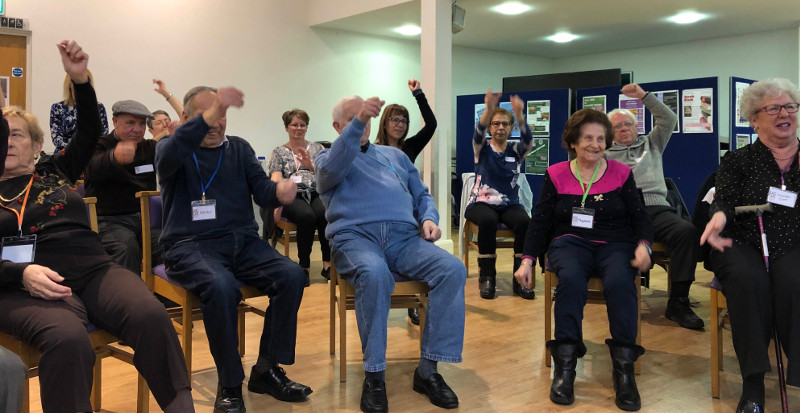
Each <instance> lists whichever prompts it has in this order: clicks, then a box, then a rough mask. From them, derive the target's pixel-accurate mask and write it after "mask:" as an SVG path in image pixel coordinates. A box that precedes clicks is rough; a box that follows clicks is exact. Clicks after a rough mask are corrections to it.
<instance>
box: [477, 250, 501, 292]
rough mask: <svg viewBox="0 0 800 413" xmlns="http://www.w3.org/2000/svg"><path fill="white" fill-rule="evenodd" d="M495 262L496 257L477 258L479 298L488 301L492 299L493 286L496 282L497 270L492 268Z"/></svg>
mask: <svg viewBox="0 0 800 413" xmlns="http://www.w3.org/2000/svg"><path fill="white" fill-rule="evenodd" d="M496 262H497V256H496V255H493V256H492V257H491V258H478V267H480V278H478V285H480V287H481V298H485V299H488V300H491V299H492V298H494V291H495V284H496V282H497V280H496V278H497V270H495V267H494V266H495V263H496Z"/></svg>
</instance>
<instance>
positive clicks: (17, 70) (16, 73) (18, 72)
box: [11, 67, 22, 77]
mask: <svg viewBox="0 0 800 413" xmlns="http://www.w3.org/2000/svg"><path fill="white" fill-rule="evenodd" d="M11 76H13V77H22V68H21V67H12V68H11Z"/></svg>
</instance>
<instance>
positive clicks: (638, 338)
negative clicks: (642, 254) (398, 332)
mask: <svg viewBox="0 0 800 413" xmlns="http://www.w3.org/2000/svg"><path fill="white" fill-rule="evenodd" d="M636 344H637V345H639V346H641V345H642V277H636ZM633 372H634V374H641V373H642V361H641V357H640V358H639V359H637V360H636V361H635V362H634V363H633Z"/></svg>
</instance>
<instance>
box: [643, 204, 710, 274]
mask: <svg viewBox="0 0 800 413" xmlns="http://www.w3.org/2000/svg"><path fill="white" fill-rule="evenodd" d="M645 211H647V214H648V215H650V219H651V220H652V221H653V232H654V235H655V241H656V242H663V243H664V244H667V247H668V248H669V266H670V277H671V279H672V282H676V281H677V282H686V281H688V282H693V281H694V270H695V268H696V267H697V256H698V254H700V234H698V233H697V229H696V228H695V227H694V225H693V224H692V223H691V222H689V221H687V220H685V219H683V218H681V217H679V216H678V214H677V213H676V212H675V209H673V208H671V207H667V206H648V207H645Z"/></svg>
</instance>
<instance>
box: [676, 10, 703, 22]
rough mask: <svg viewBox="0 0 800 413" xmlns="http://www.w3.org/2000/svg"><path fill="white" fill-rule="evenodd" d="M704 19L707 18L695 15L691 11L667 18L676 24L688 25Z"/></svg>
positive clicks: (695, 13)
mask: <svg viewBox="0 0 800 413" xmlns="http://www.w3.org/2000/svg"><path fill="white" fill-rule="evenodd" d="M706 17H708V16H707V15H705V14H702V13H697V12H693V11H684V12H680V13H678V14H676V15H674V16H672V17H670V18H668V19H667V20H669V21H671V22H673V23H677V24H690V23H697V22H699V21H700V20H703V19H705V18H706Z"/></svg>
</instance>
